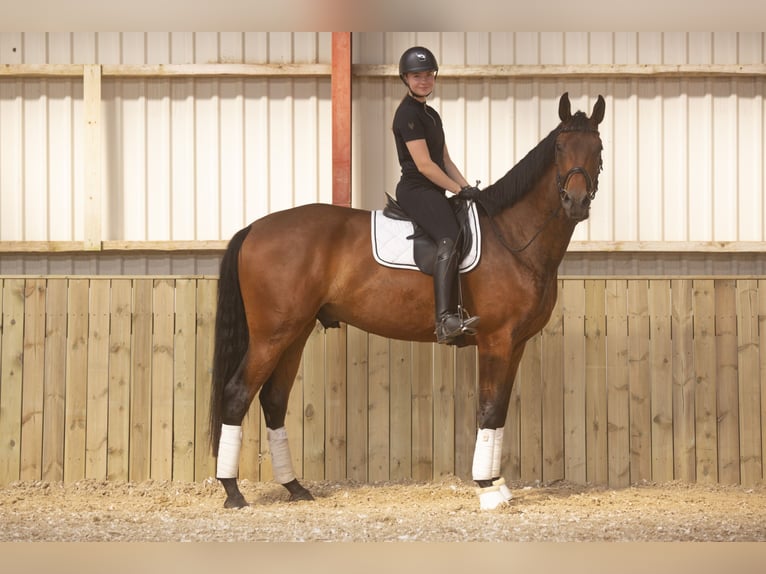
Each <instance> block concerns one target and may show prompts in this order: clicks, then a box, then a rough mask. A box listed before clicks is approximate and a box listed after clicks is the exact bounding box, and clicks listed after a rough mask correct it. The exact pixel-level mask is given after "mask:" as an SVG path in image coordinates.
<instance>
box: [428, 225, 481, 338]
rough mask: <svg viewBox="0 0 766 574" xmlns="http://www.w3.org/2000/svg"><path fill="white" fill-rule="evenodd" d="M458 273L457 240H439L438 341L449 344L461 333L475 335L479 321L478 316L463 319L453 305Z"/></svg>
mask: <svg viewBox="0 0 766 574" xmlns="http://www.w3.org/2000/svg"><path fill="white" fill-rule="evenodd" d="M457 273H458V256H457V253H456V252H455V242H454V241H452V239H449V238H444V239H441V240H439V242H438V244H437V248H436V263H435V265H434V300H435V302H436V342H437V343H447V344H449V343H452V342H453V340H454V339H455V338H456V337H459V336H460V335H463V334H466V333H467V334H470V335H473V334H474V333H475V332H476V331H475V330H474V327H475V326H476V324H477V323H478V322H479V318H478V317H468V318H466V319H463V317H462V316H461V315H460V314H458V313H457V312H456V311H455V308H454V307H453V306H452V288H453V286H454V284H455V281H456V280H459V279H458V277H457Z"/></svg>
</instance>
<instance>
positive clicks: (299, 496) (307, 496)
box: [289, 487, 314, 502]
mask: <svg viewBox="0 0 766 574" xmlns="http://www.w3.org/2000/svg"><path fill="white" fill-rule="evenodd" d="M299 500H314V497H313V496H312V495H311V493H310V492H309V491H308V490H306V489H305V488H303V487H301V490H299V491H297V492H293V493H291V494H290V498H289V501H290V502H297V501H299Z"/></svg>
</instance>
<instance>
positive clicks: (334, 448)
mask: <svg viewBox="0 0 766 574" xmlns="http://www.w3.org/2000/svg"><path fill="white" fill-rule="evenodd" d="M0 285H1V286H2V290H1V296H0V312H1V313H2V332H1V335H0V344H1V347H0V372H1V373H2V379H1V380H0V484H8V483H10V482H12V481H16V480H24V481H33V480H44V481H76V480H80V479H85V478H89V479H97V480H104V479H106V480H123V481H126V480H130V481H141V480H146V479H150V478H151V479H157V480H177V481H199V480H204V479H206V478H208V477H210V476H212V475H213V474H214V460H213V459H212V457H211V456H210V451H209V448H208V429H207V409H208V401H209V384H210V369H211V361H212V355H213V327H214V319H215V301H216V280H215V279H214V278H199V277H195V278H178V277H175V278H148V277H140V278H125V277H120V278H87V277H72V278H62V277H49V278H45V277H42V278H41V277H19V278H16V277H7V278H2V279H0ZM765 320H766V278H754V279H753V278H736V279H732V278H719V279H716V278H630V279H616V278H608V279H603V278H601V279H599V278H587V279H576V278H567V279H563V280H561V281H560V295H559V301H558V304H557V306H556V308H555V310H554V312H553V316H552V318H551V320H550V321H549V323H548V324H547V325H546V327H545V328H544V329H543V331H542V333H540V334H539V335H538V336H536V337H535V338H533V339H532V340H531V341H530V343H529V345H528V347H527V351H526V353H525V356H524V360H523V362H522V365H521V367H520V369H519V373H518V375H517V381H516V385H515V388H514V392H513V394H512V397H511V402H510V406H509V420H508V423H507V425H506V435H505V436H506V437H507V438H506V443H505V449H504V450H505V452H504V453H503V463H504V474H505V476H506V477H507V478H510V479H516V480H523V481H525V482H529V483H534V482H536V481H541V482H550V481H555V480H559V479H567V480H571V481H574V482H579V483H585V482H588V483H595V484H604V485H609V486H612V487H621V486H626V485H629V484H634V483H638V482H641V481H645V480H646V481H658V482H663V481H669V480H681V481H687V482H694V481H699V482H708V483H716V482H718V483H724V484H732V483H738V484H744V485H751V484H756V483H759V482H761V481H763V479H764V463H763V461H764V455H765V454H766V352H761V350H760V333H761V332H766V331H764V329H762V327H763V322H764V321H765ZM477 373H478V363H477V357H476V353H475V351H474V349H472V348H467V349H452V348H447V347H440V346H436V345H429V344H422V343H409V342H403V341H393V340H388V339H384V338H381V337H377V336H373V335H368V334H366V333H364V332H362V331H360V330H358V329H355V328H353V327H348V326H343V327H342V328H341V329H331V330H329V331H324V330H322V329H321V328H320V327H319V326H317V328H316V330H315V332H314V333H313V335H312V336H311V338H310V339H309V343H308V344H307V347H306V350H305V353H304V358H303V362H302V365H301V368H300V371H299V373H298V377H297V380H296V384H295V387H294V391H293V394H292V396H291V398H290V403H289V409H288V420H287V424H286V426H287V428H288V432H289V434H290V437H291V449H292V454H293V459H294V465H295V468H296V471H297V473H298V474H299V475H301V476H303V477H305V478H307V479H311V480H318V479H343V478H349V479H354V480H360V481H369V482H375V481H384V480H398V479H407V478H412V479H416V480H432V479H437V478H438V477H440V476H444V475H449V474H456V475H458V476H461V477H463V478H470V468H471V461H472V455H473V446H474V441H475V432H476V416H475V410H476V382H477ZM263 437H265V427H264V423H263V420H262V416H261V414H260V410H259V409H257V408H253V409H251V411H250V413H249V414H248V417H247V419H246V420H245V423H244V444H243V451H242V460H241V467H240V473H241V476H242V477H243V478H250V479H254V480H270V479H271V476H272V475H271V465H270V457H269V453H268V446H267V443H266V441H265V440H264V438H263Z"/></svg>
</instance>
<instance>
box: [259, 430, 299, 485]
mask: <svg viewBox="0 0 766 574" xmlns="http://www.w3.org/2000/svg"><path fill="white" fill-rule="evenodd" d="M266 436H267V437H268V440H269V450H270V451H271V466H272V469H273V471H274V480H275V481H276V482H278V483H279V484H287V483H288V482H292V481H293V480H295V472H293V462H292V458H291V457H290V445H289V444H288V442H287V429H286V428H285V427H281V428H278V429H274V430H272V429H270V428H267V429H266Z"/></svg>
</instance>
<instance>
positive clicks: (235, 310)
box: [210, 225, 250, 456]
mask: <svg viewBox="0 0 766 574" xmlns="http://www.w3.org/2000/svg"><path fill="white" fill-rule="evenodd" d="M249 231H250V226H249V225H248V226H247V227H245V228H244V229H241V230H239V231H238V232H237V233H236V234H235V235H234V237H232V238H231V241H229V245H228V247H227V248H226V252H225V253H224V254H223V259H221V270H220V275H219V278H218V304H217V306H216V316H215V347H214V350H213V385H212V388H211V392H210V445H211V446H212V448H213V456H218V442H219V440H220V438H221V422H222V420H221V419H222V411H223V390H224V387H225V386H226V383H227V382H228V381H229V379H231V378H232V377H233V376H234V373H235V372H236V371H237V368H238V367H239V365H240V363H241V362H242V359H243V358H244V356H245V354H246V353H247V346H248V343H249V336H248V332H247V321H246V319H245V306H244V304H243V302H242V292H241V291H240V289H239V265H238V259H239V250H240V248H241V247H242V243H244V241H245V237H247V234H248V233H249Z"/></svg>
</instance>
